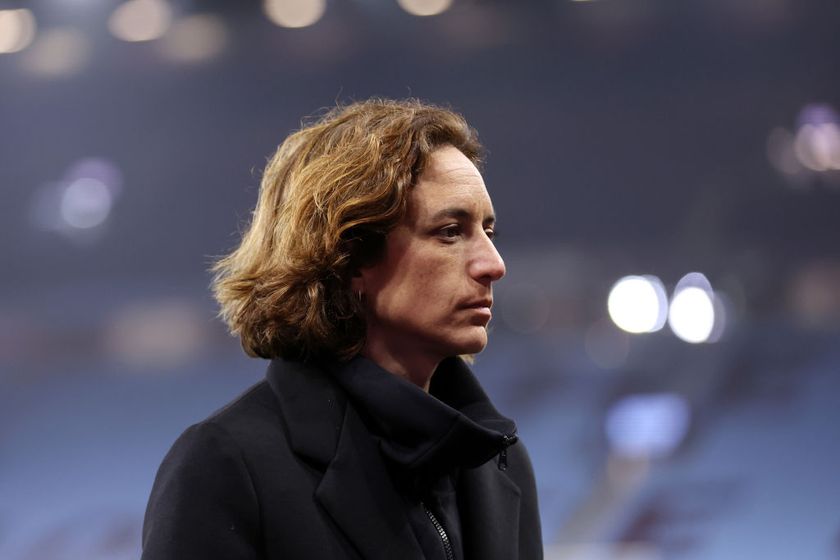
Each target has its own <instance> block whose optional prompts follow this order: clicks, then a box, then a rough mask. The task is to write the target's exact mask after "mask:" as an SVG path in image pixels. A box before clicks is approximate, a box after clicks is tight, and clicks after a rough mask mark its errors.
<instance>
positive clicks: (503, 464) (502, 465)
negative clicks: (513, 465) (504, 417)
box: [499, 434, 519, 471]
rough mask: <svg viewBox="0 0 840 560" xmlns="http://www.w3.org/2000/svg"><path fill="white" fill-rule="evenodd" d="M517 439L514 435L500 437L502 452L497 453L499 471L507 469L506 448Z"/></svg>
mask: <svg viewBox="0 0 840 560" xmlns="http://www.w3.org/2000/svg"><path fill="white" fill-rule="evenodd" d="M518 439H519V438H518V437H517V436H516V435H514V434H511V435H506V436H503V437H502V445H503V446H504V447H502V450H501V451H499V470H500V471H506V470H507V467H508V463H507V448H508V447H510V446H511V445H513V444H514V443H516V441H517V440H518Z"/></svg>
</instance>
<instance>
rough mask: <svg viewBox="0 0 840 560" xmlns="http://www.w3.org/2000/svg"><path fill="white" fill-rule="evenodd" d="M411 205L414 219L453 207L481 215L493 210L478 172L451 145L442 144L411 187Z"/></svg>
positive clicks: (488, 213) (465, 157) (467, 159)
mask: <svg viewBox="0 0 840 560" xmlns="http://www.w3.org/2000/svg"><path fill="white" fill-rule="evenodd" d="M411 206H412V211H411V213H412V214H415V216H416V217H417V218H422V217H425V216H426V215H427V214H431V213H435V212H437V211H438V210H440V209H443V208H447V207H452V206H458V207H463V208H464V209H465V210H469V211H470V212H475V213H478V214H481V217H482V218H483V217H485V215H492V213H493V204H492V202H491V200H490V195H489V194H488V193H487V188H486V187H485V186H484V179H483V178H482V177H481V173H479V172H478V169H477V168H476V167H475V165H474V164H473V163H472V162H471V161H470V160H469V158H467V156H465V155H464V154H463V153H461V151H460V150H458V149H457V148H455V147H453V146H444V147H441V148H438V149H437V150H435V151H434V152H432V154H431V156H430V157H429V161H428V162H427V164H426V167H425V169H424V170H423V172H422V173H421V174H420V176H419V177H418V178H417V184H416V185H415V187H414V188H413V189H412V193H411Z"/></svg>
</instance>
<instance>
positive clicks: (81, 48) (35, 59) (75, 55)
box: [21, 27, 92, 78]
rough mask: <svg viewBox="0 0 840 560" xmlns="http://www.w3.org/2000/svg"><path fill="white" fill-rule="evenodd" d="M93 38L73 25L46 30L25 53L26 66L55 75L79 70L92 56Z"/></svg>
mask: <svg viewBox="0 0 840 560" xmlns="http://www.w3.org/2000/svg"><path fill="white" fill-rule="evenodd" d="M91 50H92V46H91V41H90V39H89V38H88V37H87V36H86V35H85V34H84V33H83V32H82V31H80V30H78V29H75V28H72V27H55V28H52V29H46V30H42V31H41V32H40V33H39V35H38V39H37V40H36V41H35V42H34V43H33V44H32V46H31V47H30V48H29V49H27V50H26V52H25V53H23V55H22V56H23V58H22V60H21V63H22V66H23V68H24V69H25V70H26V71H28V72H30V73H31V74H35V75H38V76H42V77H47V78H54V77H60V76H69V75H71V74H75V73H76V72H78V71H79V70H81V69H82V68H84V67H85V65H86V64H87V63H88V61H89V60H90V54H91Z"/></svg>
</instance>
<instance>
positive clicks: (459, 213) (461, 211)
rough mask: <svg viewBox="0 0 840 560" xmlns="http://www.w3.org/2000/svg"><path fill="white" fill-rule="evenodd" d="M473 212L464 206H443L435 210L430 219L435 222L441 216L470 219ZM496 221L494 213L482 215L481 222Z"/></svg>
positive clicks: (441, 217)
mask: <svg viewBox="0 0 840 560" xmlns="http://www.w3.org/2000/svg"><path fill="white" fill-rule="evenodd" d="M472 217H473V214H472V212H470V211H469V210H467V209H466V208H460V207H457V206H453V207H450V208H444V209H443V210H439V211H437V212H435V214H434V215H433V216H432V221H433V222H436V221H437V220H441V219H443V218H454V219H456V220H470V219H472ZM494 223H496V215H495V214H492V213H491V214H488V215H487V216H485V217H484V220H483V221H482V224H484V225H488V224H494Z"/></svg>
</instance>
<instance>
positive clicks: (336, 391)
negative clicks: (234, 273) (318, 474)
mask: <svg viewBox="0 0 840 560" xmlns="http://www.w3.org/2000/svg"><path fill="white" fill-rule="evenodd" d="M266 377H267V380H268V383H269V385H270V386H271V388H272V390H273V392H274V393H275V395H276V396H277V398H278V400H279V402H280V405H281V409H282V414H283V417H284V419H285V421H286V426H287V428H288V437H289V443H290V446H291V447H292V449H293V451H294V452H295V453H296V454H298V455H299V456H300V457H301V458H302V459H304V460H306V461H308V462H310V463H311V464H312V465H313V466H315V467H317V468H319V469H320V470H323V472H324V475H323V477H322V478H321V481H320V483H319V484H318V487H317V488H316V490H315V499H316V500H317V501H318V502H319V503H320V504H321V505H322V506H323V507H324V509H325V510H326V511H327V512H328V513H329V515H330V516H331V517H332V519H333V520H334V521H335V523H336V524H337V525H338V526H339V527H340V528H341V530H342V531H343V532H344V534H345V535H346V536H347V538H348V539H349V540H350V542H352V543H353V545H354V546H355V547H356V549H357V550H358V551H359V554H360V556H361V557H363V558H366V559H372V560H390V559H393V558H404V559H406V560H422V558H423V553H422V550H421V549H420V545H419V544H418V543H417V540H416V538H415V536H414V533H413V531H412V529H411V525H410V523H409V520H408V517H407V515H406V513H405V503H404V502H403V498H402V497H401V496H400V495H399V494H398V493H397V492H395V491H394V490H393V486H392V485H391V484H388V483H383V482H385V481H388V480H390V474H389V473H388V470H387V467H386V465H385V463H384V460H383V458H382V455H381V453H380V451H379V449H378V448H377V446H376V443H375V440H374V439H373V438H371V437H370V436H369V433H368V430H367V428H366V426H365V424H364V422H363V421H362V419H361V417H360V416H359V414H358V412H357V411H356V410H355V408H354V407H353V406H352V405H350V404H348V399H347V396H346V394H345V393H344V391H343V390H342V389H341V388H340V387H339V386H338V385H337V384H336V383H335V382H334V381H333V379H332V377H331V375H330V374H329V373H327V372H326V370H325V368H321V367H318V366H316V365H313V364H306V363H300V362H290V361H283V360H274V361H272V362H271V365H270V366H269V368H268V373H267V375H266ZM458 501H459V508H461V517H462V531H463V534H464V545H465V550H466V551H467V557H468V558H481V559H482V560H511V559H515V558H516V557H517V550H518V534H519V505H520V504H519V502H520V491H519V488H518V487H517V486H516V484H515V483H514V482H513V481H512V480H511V479H510V478H509V477H508V476H507V474H506V473H505V472H504V471H501V470H499V469H498V468H497V466H496V462H495V461H489V462H487V463H485V464H484V465H482V466H480V467H477V468H473V469H464V470H462V472H461V475H460V477H459V482H458Z"/></svg>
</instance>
